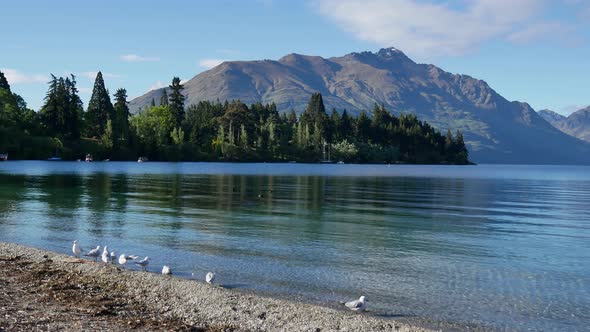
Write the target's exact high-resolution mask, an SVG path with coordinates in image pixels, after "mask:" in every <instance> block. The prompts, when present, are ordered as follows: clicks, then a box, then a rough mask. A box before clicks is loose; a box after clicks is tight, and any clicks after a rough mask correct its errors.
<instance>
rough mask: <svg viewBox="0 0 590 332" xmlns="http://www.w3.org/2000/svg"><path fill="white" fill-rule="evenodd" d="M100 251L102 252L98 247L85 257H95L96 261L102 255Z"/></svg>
mask: <svg viewBox="0 0 590 332" xmlns="http://www.w3.org/2000/svg"><path fill="white" fill-rule="evenodd" d="M99 251H100V246H96V248H94V249H92V250H90V251H89V252H88V253H87V254H86V255H84V256H86V257H94V260H96V259H97V258H98V256H99V255H100V254H99Z"/></svg>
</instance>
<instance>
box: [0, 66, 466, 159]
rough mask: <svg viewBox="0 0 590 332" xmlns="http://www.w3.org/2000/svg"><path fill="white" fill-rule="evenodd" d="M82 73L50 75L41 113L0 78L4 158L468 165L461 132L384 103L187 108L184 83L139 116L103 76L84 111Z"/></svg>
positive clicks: (317, 99) (175, 82)
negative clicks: (359, 107)
mask: <svg viewBox="0 0 590 332" xmlns="http://www.w3.org/2000/svg"><path fill="white" fill-rule="evenodd" d="M76 83H77V82H76V77H75V76H73V75H71V76H69V77H65V78H64V77H55V76H53V75H52V76H51V80H50V82H49V84H48V85H49V87H48V91H47V94H46V96H45V100H44V104H43V106H42V107H41V109H40V110H39V112H35V111H33V110H31V109H28V108H27V106H26V103H25V102H24V100H23V99H22V98H21V97H20V96H18V95H17V94H15V93H12V92H11V90H10V85H9V83H8V82H7V80H6V78H5V77H4V74H2V73H1V72H0V153H3V152H8V153H9V154H10V155H11V156H12V158H13V159H45V158H47V157H48V156H51V155H55V154H57V155H59V156H61V157H62V158H64V159H72V160H75V159H79V158H82V156H83V155H85V154H86V153H91V154H93V155H94V156H95V159H111V160H136V159H137V157H138V156H144V157H147V158H149V159H150V160H162V161H181V160H182V161H278V162H280V161H300V162H318V161H328V160H331V161H344V162H358V163H396V162H402V163H432V164H441V163H445V164H466V163H468V151H467V149H466V147H465V143H464V140H463V135H462V134H461V132H459V131H457V132H456V133H455V135H453V134H452V133H451V131H450V130H449V131H447V132H446V134H445V135H443V134H441V133H440V132H439V131H437V130H436V129H434V128H433V127H432V126H430V125H429V124H428V123H426V122H424V121H420V120H419V119H418V118H417V117H416V116H415V115H412V114H400V115H397V116H396V115H395V114H393V113H392V112H390V111H389V110H387V109H385V107H384V106H383V105H377V104H375V106H374V108H373V109H372V110H371V111H370V112H367V111H361V112H360V113H359V114H358V115H357V116H353V115H351V114H349V113H348V112H347V111H346V110H343V111H342V112H337V111H336V110H335V109H332V110H331V112H330V113H329V114H328V112H326V109H325V105H324V102H323V99H322V95H321V94H320V93H315V94H313V95H312V96H311V98H310V100H309V103H308V106H307V108H306V109H305V110H303V112H302V113H301V114H300V115H299V116H298V115H297V113H296V112H295V110H289V111H287V112H279V111H278V110H277V107H276V105H275V104H274V103H271V104H264V105H263V104H262V103H254V104H252V105H246V104H244V103H242V102H241V101H239V100H233V101H225V102H223V103H222V102H220V101H215V102H212V101H201V102H199V103H197V104H196V105H189V106H188V107H186V108H185V97H184V95H183V94H182V90H183V89H184V86H183V85H182V84H181V81H180V79H179V78H178V77H174V78H173V79H172V82H171V84H170V85H169V86H168V87H167V88H165V89H163V90H162V95H161V97H160V98H159V100H157V101H156V100H155V99H152V100H151V102H150V103H149V105H146V106H144V107H143V108H142V109H141V110H140V112H139V113H138V114H135V115H131V114H130V112H129V107H128V102H127V92H126V90H125V89H118V90H116V92H115V93H114V94H113V97H114V99H113V100H114V104H113V102H112V101H111V95H110V93H109V91H108V90H107V89H106V88H105V83H104V79H103V76H102V74H101V73H100V72H98V73H97V76H96V80H95V83H94V88H93V91H92V96H91V98H90V101H89V103H88V108H87V109H86V110H84V108H83V105H82V101H81V99H80V97H79V96H78V90H77V88H76Z"/></svg>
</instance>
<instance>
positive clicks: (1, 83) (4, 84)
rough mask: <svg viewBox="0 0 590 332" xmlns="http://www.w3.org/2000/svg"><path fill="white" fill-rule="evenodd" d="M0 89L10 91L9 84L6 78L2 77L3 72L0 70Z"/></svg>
mask: <svg viewBox="0 0 590 332" xmlns="http://www.w3.org/2000/svg"><path fill="white" fill-rule="evenodd" d="M0 89H5V90H8V92H10V84H8V80H7V79H6V77H4V73H3V72H1V71H0Z"/></svg>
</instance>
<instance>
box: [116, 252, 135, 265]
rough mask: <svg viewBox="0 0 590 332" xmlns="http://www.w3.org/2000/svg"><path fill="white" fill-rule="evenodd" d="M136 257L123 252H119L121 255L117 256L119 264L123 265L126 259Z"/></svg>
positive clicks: (129, 259)
mask: <svg viewBox="0 0 590 332" xmlns="http://www.w3.org/2000/svg"><path fill="white" fill-rule="evenodd" d="M136 258H137V256H135V255H131V256H125V254H121V256H119V264H121V265H125V264H126V263H127V261H132V260H134V259H136Z"/></svg>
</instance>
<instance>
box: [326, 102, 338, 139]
mask: <svg viewBox="0 0 590 332" xmlns="http://www.w3.org/2000/svg"><path fill="white" fill-rule="evenodd" d="M329 123H330V125H329V127H328V128H329V130H328V131H327V133H326V138H327V139H328V142H337V141H339V140H340V132H339V129H340V114H338V112H337V111H336V109H335V108H333V109H332V114H330V122H329Z"/></svg>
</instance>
